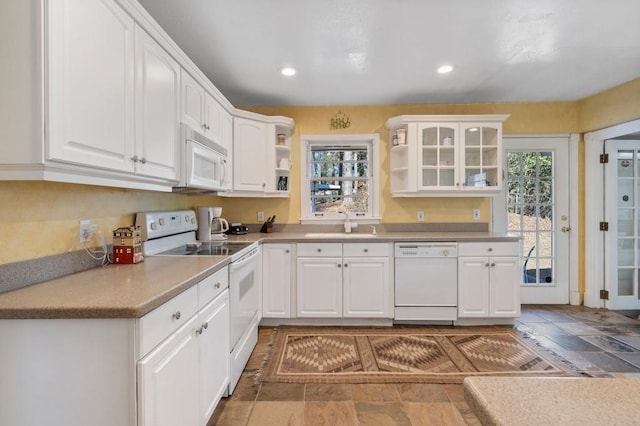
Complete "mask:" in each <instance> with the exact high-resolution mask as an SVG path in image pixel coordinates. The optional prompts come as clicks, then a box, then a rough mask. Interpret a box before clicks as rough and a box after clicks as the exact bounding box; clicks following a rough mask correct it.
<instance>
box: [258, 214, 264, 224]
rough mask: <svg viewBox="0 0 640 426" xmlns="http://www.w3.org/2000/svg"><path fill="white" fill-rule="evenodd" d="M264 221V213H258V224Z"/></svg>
mask: <svg viewBox="0 0 640 426" xmlns="http://www.w3.org/2000/svg"><path fill="white" fill-rule="evenodd" d="M263 220H264V212H258V222H262V221H263Z"/></svg>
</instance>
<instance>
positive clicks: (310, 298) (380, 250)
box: [296, 243, 393, 318]
mask: <svg viewBox="0 0 640 426" xmlns="http://www.w3.org/2000/svg"><path fill="white" fill-rule="evenodd" d="M389 255H390V246H389V244H387V243H375V244H360V243H353V244H351V243H345V244H341V243H301V244H298V245H297V256H298V257H297V264H296V266H297V270H296V275H297V315H298V317H310V318H326V317H333V318H340V317H353V318H391V317H392V316H393V309H392V308H393V300H392V291H393V289H392V285H391V282H392V280H391V277H390V274H391V272H390V267H389V265H390V260H389Z"/></svg>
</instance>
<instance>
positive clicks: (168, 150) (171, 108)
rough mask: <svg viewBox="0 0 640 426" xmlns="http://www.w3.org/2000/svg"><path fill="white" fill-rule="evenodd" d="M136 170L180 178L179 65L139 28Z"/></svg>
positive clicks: (137, 40) (159, 175)
mask: <svg viewBox="0 0 640 426" xmlns="http://www.w3.org/2000/svg"><path fill="white" fill-rule="evenodd" d="M135 87H136V92H135V93H136V96H135V105H136V121H135V122H136V143H135V154H134V162H135V163H136V172H137V173H138V174H144V175H147V176H154V177H162V178H166V179H170V180H177V179H178V158H180V157H179V152H178V147H179V143H178V141H179V125H178V120H179V118H180V117H179V116H180V65H178V63H177V62H176V61H175V60H174V59H173V58H172V57H171V56H169V54H168V53H167V52H166V51H165V50H164V49H163V48H162V47H161V46H160V45H159V44H158V43H157V42H156V41H155V40H154V39H152V38H151V36H149V35H148V34H147V33H146V32H145V31H144V30H142V29H141V28H138V27H137V28H136V85H135Z"/></svg>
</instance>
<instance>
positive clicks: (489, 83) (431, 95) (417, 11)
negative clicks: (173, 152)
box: [139, 0, 640, 107]
mask: <svg viewBox="0 0 640 426" xmlns="http://www.w3.org/2000/svg"><path fill="white" fill-rule="evenodd" d="M139 1H140V3H141V4H142V5H143V6H144V7H145V9H147V11H148V12H149V13H150V14H151V15H152V16H153V17H154V18H155V19H156V21H157V22H158V23H159V24H160V25H161V26H162V27H163V28H164V29H165V30H166V31H167V32H168V33H169V35H170V36H171V37H172V38H173V39H174V40H175V41H176V43H177V44H178V45H179V46H180V47H181V48H182V49H183V50H184V51H185V52H186V53H187V55H189V56H190V57H191V59H192V60H193V61H194V62H195V63H196V65H197V66H198V67H199V68H200V69H201V70H202V71H203V72H204V73H205V74H206V75H207V76H208V77H209V79H210V80H211V81H212V82H213V83H214V84H215V85H216V87H217V88H218V89H219V90H220V91H221V92H222V93H224V94H225V96H226V97H227V98H228V99H229V100H230V101H231V102H232V103H233V104H234V105H235V106H237V107H242V106H268V105H274V106H287V105H367V104H406V103H469V102H470V103H475V102H526V101H530V102H537V101H563V100H567V101H570V100H577V99H582V98H585V97H587V96H589V95H592V94H594V93H598V92H600V91H603V90H605V89H608V88H610V87H613V86H615V85H618V84H620V83H623V82H626V81H629V80H632V79H634V78H636V77H640V25H639V24H638V22H639V20H638V18H639V17H640V0H448V1H445V0H187V1H180V0H139ZM442 64H451V65H453V66H454V67H455V69H454V70H453V72H451V73H450V74H446V75H440V74H438V73H437V72H436V69H437V68H438V66H440V65H442ZM284 66H293V67H295V68H296V69H297V70H298V73H297V74H296V75H295V76H294V77H290V78H286V77H284V76H282V75H280V73H279V71H280V69H281V68H282V67H284Z"/></svg>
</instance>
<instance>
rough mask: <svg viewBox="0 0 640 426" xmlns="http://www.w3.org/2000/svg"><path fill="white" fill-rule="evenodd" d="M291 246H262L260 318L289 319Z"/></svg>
mask: <svg viewBox="0 0 640 426" xmlns="http://www.w3.org/2000/svg"><path fill="white" fill-rule="evenodd" d="M292 259H293V247H292V244H264V245H263V246H262V317H263V318H291V282H292V281H291V274H292V270H291V261H292Z"/></svg>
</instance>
